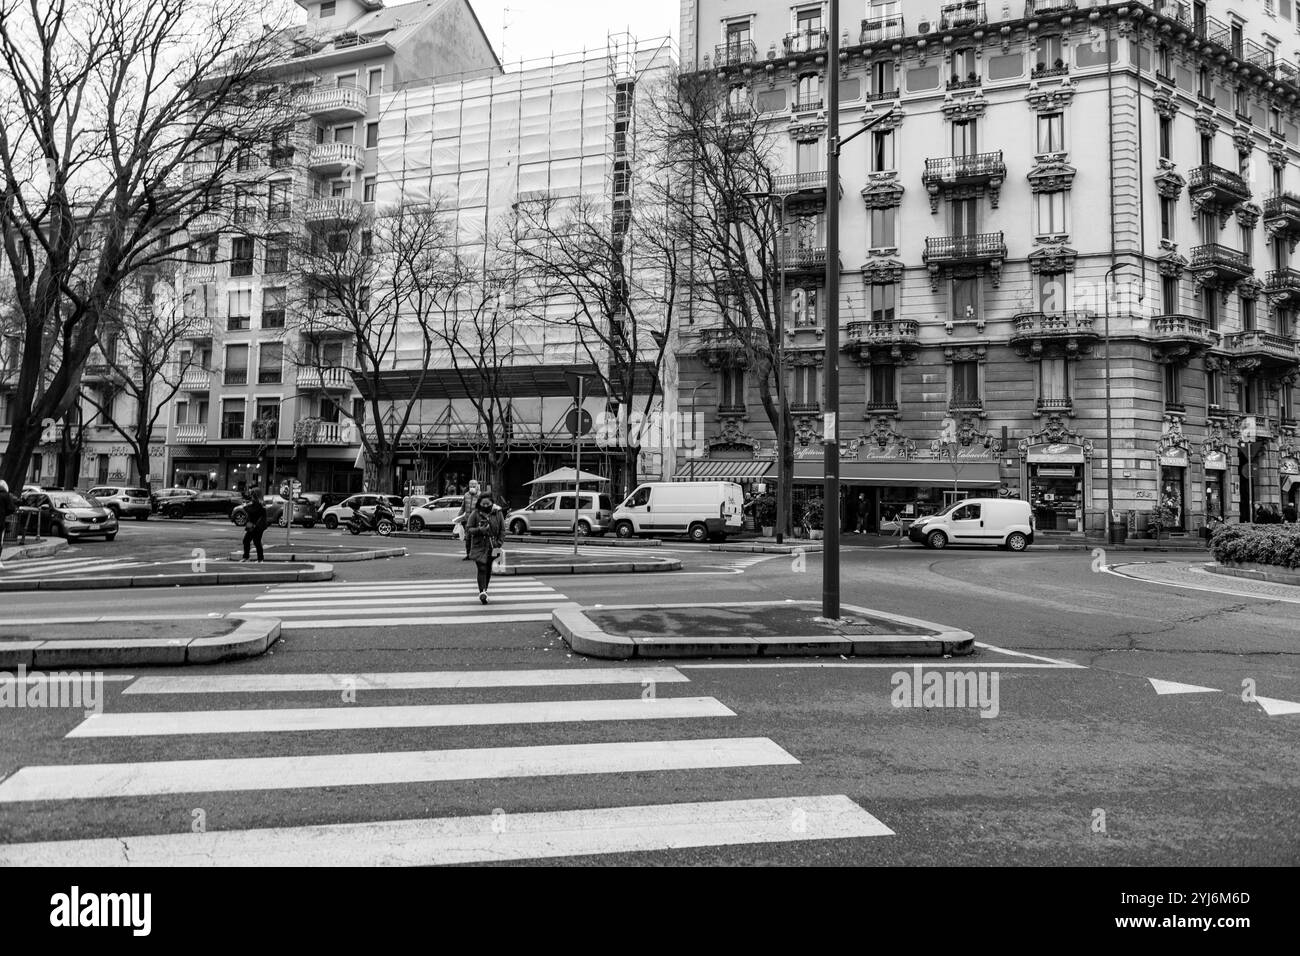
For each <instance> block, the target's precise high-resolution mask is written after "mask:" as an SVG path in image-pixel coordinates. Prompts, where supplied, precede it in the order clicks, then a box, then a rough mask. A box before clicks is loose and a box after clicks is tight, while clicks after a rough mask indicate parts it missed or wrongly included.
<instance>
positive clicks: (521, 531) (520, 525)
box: [510, 518, 528, 537]
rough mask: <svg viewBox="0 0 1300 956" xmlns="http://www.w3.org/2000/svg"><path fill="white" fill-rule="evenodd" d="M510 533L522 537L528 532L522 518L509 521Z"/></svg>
mask: <svg viewBox="0 0 1300 956" xmlns="http://www.w3.org/2000/svg"><path fill="white" fill-rule="evenodd" d="M510 533H511V534H517V535H519V536H521V537H522V536H523V535H526V534H527V533H528V525H526V524H525V523H524V520H523V519H522V518H516V519H515V520H514V521H512V522H510Z"/></svg>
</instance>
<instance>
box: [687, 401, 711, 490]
mask: <svg viewBox="0 0 1300 956" xmlns="http://www.w3.org/2000/svg"><path fill="white" fill-rule="evenodd" d="M712 387H713V383H712V382H709V381H704V382H700V383H698V384H697V385H696V386H695V387H694V388H693V389H691V444H692V445H694V444H695V393H696V392H698V391H699V390H700V389H702V388H712ZM691 450H692V451H694V450H695V449H694V448H692V449H691ZM694 480H695V458H694V457H692V458H691V481H694Z"/></svg>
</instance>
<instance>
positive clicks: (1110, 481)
mask: <svg viewBox="0 0 1300 956" xmlns="http://www.w3.org/2000/svg"><path fill="white" fill-rule="evenodd" d="M1124 265H1125V264H1124V263H1122V262H1117V263H1115V264H1114V265H1113V266H1111V267H1110V268H1109V269H1107V270H1106V277H1105V278H1104V279H1103V280H1102V296H1103V298H1104V299H1105V300H1106V301H1105V306H1106V319H1105V323H1104V324H1103V325H1102V332H1101V337H1102V363H1103V371H1102V375H1103V376H1104V377H1105V379H1106V541H1107V543H1108V544H1114V543H1115V462H1114V459H1115V455H1114V451H1115V446H1114V442H1113V440H1112V436H1111V405H1110V287H1111V280H1112V277H1113V276H1114V275H1115V273H1116V272H1118V271H1119V270H1120V269H1122V268H1124Z"/></svg>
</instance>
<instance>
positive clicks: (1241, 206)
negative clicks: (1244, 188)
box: [1233, 202, 1264, 229]
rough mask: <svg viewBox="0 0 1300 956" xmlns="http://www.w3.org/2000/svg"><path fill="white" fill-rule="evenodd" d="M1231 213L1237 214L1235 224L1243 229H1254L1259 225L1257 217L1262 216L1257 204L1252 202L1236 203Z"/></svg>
mask: <svg viewBox="0 0 1300 956" xmlns="http://www.w3.org/2000/svg"><path fill="white" fill-rule="evenodd" d="M1233 211H1234V212H1235V213H1236V214H1237V222H1238V223H1239V224H1240V225H1241V227H1242V228H1243V229H1254V228H1255V227H1256V226H1257V225H1259V217H1260V216H1262V215H1263V214H1264V210H1263V209H1261V208H1260V206H1259V204H1258V203H1253V202H1243V203H1238V204H1237V206H1236V208H1235V209H1234V210H1233Z"/></svg>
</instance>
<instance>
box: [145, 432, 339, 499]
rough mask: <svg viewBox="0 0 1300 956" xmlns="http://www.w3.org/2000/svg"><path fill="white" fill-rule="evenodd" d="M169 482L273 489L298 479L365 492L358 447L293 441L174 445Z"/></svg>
mask: <svg viewBox="0 0 1300 956" xmlns="http://www.w3.org/2000/svg"><path fill="white" fill-rule="evenodd" d="M170 451H171V463H170V465H169V467H168V470H167V476H166V481H165V484H166V485H167V486H169V487H175V488H194V489H196V490H208V489H213V488H221V489H228V490H231V491H238V492H240V493H242V494H246V493H248V492H250V491H252V490H253V489H254V488H261V489H262V490H264V491H267V490H270V491H274V490H275V489H277V488H279V486H280V485H281V483H283V482H284V481H286V480H288V479H294V480H296V481H298V482H299V483H300V484H301V485H302V490H303V491H311V492H320V493H334V494H350V493H352V492H357V491H361V490H362V472H361V469H360V468H359V467H357V464H356V459H357V448H355V447H348V446H340V447H321V448H314V447H299V448H297V449H295V448H294V447H293V446H292V445H290V444H287V443H286V444H282V445H271V446H266V447H265V448H263V447H261V446H259V445H218V446H185V445H180V446H173V447H172V448H171V449H170Z"/></svg>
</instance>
